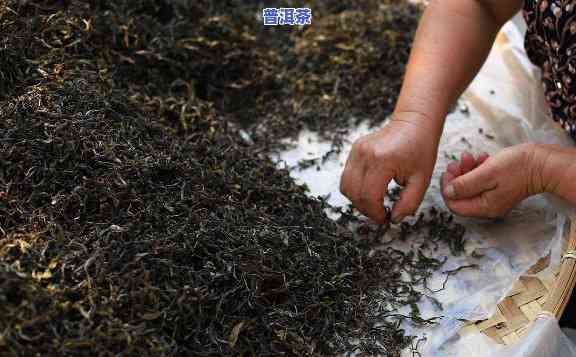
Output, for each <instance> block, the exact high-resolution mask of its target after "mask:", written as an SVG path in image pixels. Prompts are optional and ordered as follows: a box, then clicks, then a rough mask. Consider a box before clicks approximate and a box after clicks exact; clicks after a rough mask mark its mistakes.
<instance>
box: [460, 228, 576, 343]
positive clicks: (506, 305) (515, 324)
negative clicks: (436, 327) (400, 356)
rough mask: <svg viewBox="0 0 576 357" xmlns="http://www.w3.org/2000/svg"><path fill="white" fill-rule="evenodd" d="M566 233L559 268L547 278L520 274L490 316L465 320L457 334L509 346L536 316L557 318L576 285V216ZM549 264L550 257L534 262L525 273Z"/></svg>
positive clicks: (536, 270)
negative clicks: (567, 235)
mask: <svg viewBox="0 0 576 357" xmlns="http://www.w3.org/2000/svg"><path fill="white" fill-rule="evenodd" d="M568 234H569V237H568V239H567V240H566V242H567V243H566V244H565V246H564V247H563V252H564V253H563V255H562V262H561V264H560V269H559V271H557V272H554V274H550V276H552V277H551V278H549V279H539V278H536V277H534V276H523V277H521V278H520V279H519V281H518V282H517V283H516V284H515V285H514V287H513V288H512V290H511V291H510V293H509V294H508V296H507V297H506V298H505V299H504V300H503V301H502V302H500V303H499V304H498V308H497V310H496V313H495V314H494V316H492V318H490V319H488V320H484V321H476V322H470V323H468V324H467V325H466V326H465V327H464V328H463V329H462V330H461V331H460V335H461V336H465V335H467V334H470V333H477V332H482V333H483V334H485V335H486V336H488V337H490V338H491V339H492V340H494V341H496V342H497V343H500V344H504V345H511V344H513V343H515V342H516V341H519V340H520V339H521V338H522V336H523V335H524V334H525V333H526V332H528V330H529V329H530V326H531V324H532V322H533V321H534V320H536V318H537V317H538V316H539V315H541V314H551V315H553V316H555V317H556V318H557V319H560V317H561V316H562V313H563V312H564V309H565V308H566V305H567V304H568V301H569V300H570V296H571V295H572V290H573V289H574V285H575V284H576V217H573V218H572V219H571V220H570V230H569V233H568ZM549 264H550V256H548V257H546V258H543V259H541V260H540V261H539V262H537V263H536V264H535V265H534V266H533V267H532V268H531V269H530V271H529V272H528V274H536V273H538V272H540V271H542V270H544V269H545V268H547V267H548V265H549Z"/></svg>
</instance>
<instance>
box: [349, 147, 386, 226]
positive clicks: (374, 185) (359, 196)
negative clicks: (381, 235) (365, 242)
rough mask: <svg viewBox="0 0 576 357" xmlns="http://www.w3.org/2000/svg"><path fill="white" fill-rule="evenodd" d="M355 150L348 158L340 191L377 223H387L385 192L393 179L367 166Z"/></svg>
mask: <svg viewBox="0 0 576 357" xmlns="http://www.w3.org/2000/svg"><path fill="white" fill-rule="evenodd" d="M364 162H365V161H364V160H361V159H360V158H359V157H358V155H357V154H356V153H354V152H352V154H351V155H350V157H349V158H348V161H347V162H346V167H345V169H344V172H343V173H342V178H341V181H340V191H341V192H342V194H343V195H344V196H346V197H348V199H349V200H350V201H351V202H352V204H353V205H354V207H356V209H357V210H358V211H360V212H361V213H362V214H364V215H366V216H367V217H369V218H370V219H372V220H373V221H375V222H376V223H385V221H386V211H385V209H384V193H385V192H386V190H387V188H388V183H389V182H390V180H391V179H392V178H391V176H387V175H386V174H385V173H383V172H381V171H379V170H377V169H370V168H367V167H366V165H365V164H364Z"/></svg>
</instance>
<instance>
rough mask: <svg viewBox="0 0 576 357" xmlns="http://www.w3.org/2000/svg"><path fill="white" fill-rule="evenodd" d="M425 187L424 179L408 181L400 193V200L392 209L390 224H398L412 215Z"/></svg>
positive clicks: (426, 184) (418, 204)
mask: <svg viewBox="0 0 576 357" xmlns="http://www.w3.org/2000/svg"><path fill="white" fill-rule="evenodd" d="M427 187H428V183H427V181H426V180H425V179H422V178H414V179H409V180H408V182H407V185H406V187H405V188H404V190H402V192H401V193H400V199H399V200H398V201H397V202H396V203H395V204H394V208H393V209H392V222H394V223H398V222H400V221H401V220H402V219H403V218H404V217H406V216H411V215H413V214H414V213H415V212H416V210H417V209H418V207H419V206H420V203H421V202H422V199H423V198H424V193H425V192H426V188H427Z"/></svg>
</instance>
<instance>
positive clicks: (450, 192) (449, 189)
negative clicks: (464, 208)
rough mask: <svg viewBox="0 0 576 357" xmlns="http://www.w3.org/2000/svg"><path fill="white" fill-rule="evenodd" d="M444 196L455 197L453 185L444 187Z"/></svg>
mask: <svg viewBox="0 0 576 357" xmlns="http://www.w3.org/2000/svg"><path fill="white" fill-rule="evenodd" d="M445 194H446V197H448V198H454V197H456V191H455V190H454V185H448V187H446V192H445Z"/></svg>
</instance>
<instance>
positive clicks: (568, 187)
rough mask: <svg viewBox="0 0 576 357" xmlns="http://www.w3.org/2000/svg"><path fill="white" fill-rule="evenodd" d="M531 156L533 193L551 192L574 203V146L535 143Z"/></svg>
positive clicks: (575, 163) (575, 198) (575, 162)
mask: <svg viewBox="0 0 576 357" xmlns="http://www.w3.org/2000/svg"><path fill="white" fill-rule="evenodd" d="M533 157H534V158H533V162H534V164H533V165H531V166H532V171H533V173H532V175H531V176H532V177H533V178H534V179H533V182H534V184H533V186H535V187H536V192H535V193H540V192H546V193H551V194H553V195H555V196H557V197H560V198H563V199H564V200H566V201H568V202H569V203H571V204H574V205H576V148H567V147H562V146H558V145H544V144H536V145H535V151H534V154H533Z"/></svg>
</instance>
